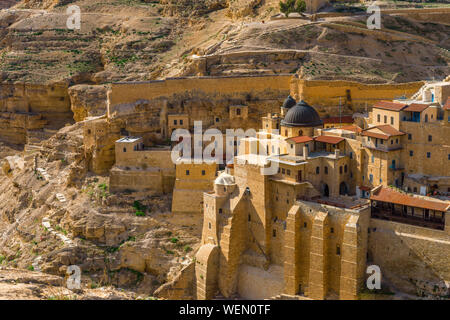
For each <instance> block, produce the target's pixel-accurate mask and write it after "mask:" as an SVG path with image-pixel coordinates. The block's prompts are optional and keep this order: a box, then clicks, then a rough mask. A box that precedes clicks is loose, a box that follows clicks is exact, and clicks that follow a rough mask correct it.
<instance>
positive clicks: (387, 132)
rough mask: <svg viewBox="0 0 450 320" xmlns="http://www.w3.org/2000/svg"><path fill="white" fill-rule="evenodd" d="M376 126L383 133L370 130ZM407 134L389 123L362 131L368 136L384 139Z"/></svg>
mask: <svg viewBox="0 0 450 320" xmlns="http://www.w3.org/2000/svg"><path fill="white" fill-rule="evenodd" d="M375 128H377V129H379V130H381V131H382V132H383V133H377V132H372V131H370V130H372V129H375ZM405 134H406V133H404V132H401V131H398V130H397V129H395V128H394V127H392V126H390V125H388V124H384V125H381V126H376V127H371V128H368V129H366V130H364V131H363V132H362V135H363V136H368V137H373V138H378V139H383V140H387V139H389V138H390V137H394V136H403V135H405Z"/></svg>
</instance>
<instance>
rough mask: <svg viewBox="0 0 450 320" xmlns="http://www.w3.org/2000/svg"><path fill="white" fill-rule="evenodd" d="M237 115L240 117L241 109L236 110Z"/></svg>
mask: <svg viewBox="0 0 450 320" xmlns="http://www.w3.org/2000/svg"><path fill="white" fill-rule="evenodd" d="M236 115H238V116H240V115H241V109H239V108H238V109H236Z"/></svg>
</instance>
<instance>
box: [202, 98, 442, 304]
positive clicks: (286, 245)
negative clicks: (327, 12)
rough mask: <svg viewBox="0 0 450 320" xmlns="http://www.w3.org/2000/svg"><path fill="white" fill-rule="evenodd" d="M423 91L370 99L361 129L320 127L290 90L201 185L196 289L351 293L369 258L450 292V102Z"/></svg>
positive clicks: (397, 281)
mask: <svg viewBox="0 0 450 320" xmlns="http://www.w3.org/2000/svg"><path fill="white" fill-rule="evenodd" d="M427 97H428V96H425V95H424V97H423V99H421V101H394V102H388V101H381V102H378V103H376V104H375V105H374V106H373V109H372V111H371V112H370V113H369V114H368V115H367V116H366V117H364V118H362V119H358V120H359V122H360V123H359V125H360V126H358V125H357V124H352V125H344V126H339V127H338V128H327V129H325V128H324V125H323V121H322V120H321V119H320V117H319V115H318V113H317V112H316V110H315V109H314V108H313V107H311V106H310V105H308V103H307V102H305V101H300V102H298V103H297V102H296V101H295V100H294V99H293V98H292V97H288V98H287V99H286V101H285V102H284V104H283V106H282V107H281V110H280V113H279V114H268V115H267V116H266V117H263V118H262V130H260V131H259V132H258V133H257V136H256V137H247V138H243V139H241V140H240V144H239V151H238V155H237V156H236V157H235V158H234V164H233V165H232V166H228V167H227V169H226V170H225V171H223V172H222V173H221V174H220V175H219V176H218V177H217V178H216V180H215V182H214V191H211V192H205V193H204V196H203V212H204V223H203V235H202V244H203V245H202V247H201V248H200V250H199V252H198V254H197V256H196V275H195V276H196V283H197V284H196V295H197V298H198V299H212V298H214V297H216V296H217V295H218V294H220V295H223V296H225V297H232V296H234V295H237V296H239V297H242V298H250V299H263V298H273V297H277V296H278V297H280V295H290V296H294V297H296V298H298V299H308V298H312V299H357V298H358V296H359V293H360V292H361V290H362V288H363V286H364V284H365V278H366V277H367V275H366V267H367V266H368V265H371V264H376V265H378V266H380V268H381V270H382V272H383V276H384V277H385V278H384V279H385V281H389V282H390V283H391V285H393V286H394V287H399V288H407V289H406V290H408V286H411V285H412V283H414V284H415V286H416V287H417V286H419V287H423V288H424V290H425V291H426V288H427V286H428V287H429V286H438V287H439V288H441V287H442V288H443V290H444V292H448V286H447V287H446V285H445V279H447V280H448V279H450V278H449V276H450V261H449V260H448V259H449V254H450V211H449V208H450V202H449V201H443V200H440V199H438V197H439V196H441V198H442V199H446V200H448V195H449V193H450V180H449V179H450V169H448V168H449V165H450V146H449V142H450V140H449V137H450V104H449V102H447V103H445V104H444V105H441V104H440V103H438V102H436V101H431V100H428V99H427ZM346 121H348V120H346ZM274 164H276V167H277V170H275V171H274V172H272V173H270V174H263V172H265V171H263V170H265V169H269V168H270V167H272V166H273V165H274ZM409 192H411V193H409ZM412 192H413V193H414V194H412ZM426 195H434V196H435V197H434V198H431V197H427V196H426ZM393 254H395V255H397V256H398V257H399V258H398V259H392V255H393ZM426 259H431V260H433V262H432V263H430V261H428V262H426V261H425V260H426ZM435 259H436V260H435ZM438 259H444V260H445V261H444V263H440V262H438ZM434 260H435V262H436V265H433V263H434ZM415 264H416V265H418V267H415V268H412V267H411V266H412V265H415ZM430 265H433V267H434V268H437V269H438V271H437V270H436V269H435V270H434V271H432V270H431V269H429V268H430ZM443 281H444V282H443ZM431 284H432V285H431ZM445 290H447V291H445Z"/></svg>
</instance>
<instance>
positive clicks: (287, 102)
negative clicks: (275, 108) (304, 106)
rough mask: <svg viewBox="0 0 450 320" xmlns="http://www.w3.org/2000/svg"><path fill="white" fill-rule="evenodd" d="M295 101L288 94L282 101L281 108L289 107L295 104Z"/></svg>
mask: <svg viewBox="0 0 450 320" xmlns="http://www.w3.org/2000/svg"><path fill="white" fill-rule="evenodd" d="M296 103H297V101H295V99H294V98H292V97H291V96H290V95H289V96H288V97H287V98H286V100H284V102H283V108H286V109H290V108H292V107H293V106H295V104H296Z"/></svg>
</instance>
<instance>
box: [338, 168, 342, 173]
mask: <svg viewBox="0 0 450 320" xmlns="http://www.w3.org/2000/svg"><path fill="white" fill-rule="evenodd" d="M339 173H340V174H342V166H340V167H339Z"/></svg>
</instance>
